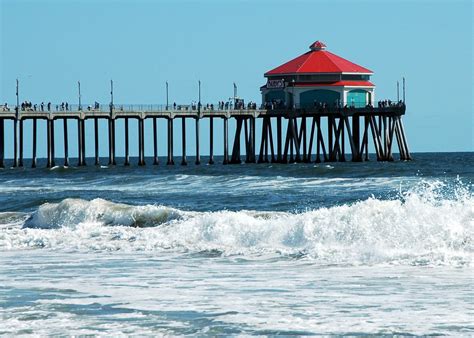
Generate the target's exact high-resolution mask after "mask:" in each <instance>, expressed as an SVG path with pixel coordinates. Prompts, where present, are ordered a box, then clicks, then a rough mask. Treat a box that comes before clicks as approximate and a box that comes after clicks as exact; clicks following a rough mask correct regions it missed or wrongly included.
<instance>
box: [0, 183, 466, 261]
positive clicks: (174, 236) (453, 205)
mask: <svg viewBox="0 0 474 338" xmlns="http://www.w3.org/2000/svg"><path fill="white" fill-rule="evenodd" d="M0 219H7V220H8V218H5V217H3V218H2V217H0ZM473 239H474V199H473V198H472V194H471V193H470V192H469V189H467V188H465V187H464V186H463V185H462V184H461V185H459V186H457V188H455V189H454V190H453V191H450V193H449V196H448V195H447V194H446V187H444V186H443V184H440V183H429V184H428V183H426V182H422V183H420V184H419V185H418V186H417V187H415V188H413V189H411V190H409V191H406V192H402V193H401V195H400V198H398V199H393V200H381V199H377V198H375V197H372V198H369V199H367V200H364V201H359V202H356V203H352V204H343V205H340V206H335V207H328V208H319V209H316V210H308V211H305V212H301V213H290V212H262V211H251V210H241V211H237V212H234V211H225V210H224V211H217V212H192V211H182V210H179V209H174V208H169V207H165V206H155V205H145V206H133V205H127V204H119V203H114V202H111V201H107V200H103V199H94V200H91V201H87V200H81V199H65V200H63V201H61V202H59V203H47V204H44V205H42V206H40V207H39V208H38V210H37V211H36V212H34V213H33V214H32V215H31V216H30V218H29V219H28V220H26V221H24V222H23V224H22V228H18V227H16V228H13V229H2V231H1V232H0V248H10V249H13V248H14V249H18V248H31V247H48V248H51V249H57V250H85V251H88V250H112V251H115V250H125V251H127V250H130V251H142V250H145V251H157V252H159V251H163V250H175V251H177V252H219V253H220V254H221V255H243V256H255V255H268V254H270V255H278V256H282V257H294V256H295V255H296V256H298V257H306V258H308V259H313V260H315V261H317V262H319V263H321V264H353V265H359V264H379V263H391V264H422V265H424V264H455V265H459V264H461V265H464V264H470V263H471V262H472V258H473V252H474V241H473Z"/></svg>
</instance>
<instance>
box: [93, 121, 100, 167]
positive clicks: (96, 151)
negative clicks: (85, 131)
mask: <svg viewBox="0 0 474 338" xmlns="http://www.w3.org/2000/svg"><path fill="white" fill-rule="evenodd" d="M94 157H95V159H94V164H95V165H100V158H99V119H98V118H94Z"/></svg>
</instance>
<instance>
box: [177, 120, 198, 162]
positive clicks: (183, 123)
mask: <svg viewBox="0 0 474 338" xmlns="http://www.w3.org/2000/svg"><path fill="white" fill-rule="evenodd" d="M181 146H182V150H181V165H188V162H187V160H186V118H185V117H182V118H181ZM196 161H197V157H196Z"/></svg>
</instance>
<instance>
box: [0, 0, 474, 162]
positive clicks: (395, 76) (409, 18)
mask: <svg viewBox="0 0 474 338" xmlns="http://www.w3.org/2000/svg"><path fill="white" fill-rule="evenodd" d="M0 2H1V6H0V11H1V63H0V74H1V83H0V101H1V102H5V101H6V102H9V103H10V104H13V103H14V102H15V79H16V78H19V80H20V85H21V88H20V90H21V93H20V94H21V97H20V100H30V101H32V102H38V103H39V102H41V101H45V102H47V101H52V102H61V101H69V102H72V103H76V102H77V95H76V92H77V87H76V86H77V85H76V83H77V81H78V80H80V81H81V85H82V95H83V102H93V101H96V100H97V101H99V102H101V103H107V102H109V80H110V79H111V78H112V79H113V80H114V83H115V102H117V103H163V102H165V81H166V80H168V82H169V84H170V100H171V102H173V101H176V102H178V103H180V102H181V103H184V102H186V103H188V102H190V101H191V100H197V81H198V80H199V79H200V80H201V82H202V101H203V102H204V103H205V102H216V101H218V100H221V99H224V98H228V97H229V96H231V95H232V83H233V82H234V81H235V82H236V83H237V84H238V90H239V96H241V97H243V98H245V99H246V100H247V101H248V100H254V101H257V102H260V101H261V96H260V92H259V87H260V86H261V85H263V84H264V83H265V80H264V77H263V73H264V72H265V71H268V70H270V69H271V68H273V67H275V66H278V65H280V64H281V63H283V62H285V61H288V60H290V59H291V58H293V57H296V56H298V55H300V54H302V53H304V52H306V51H307V50H308V46H309V45H310V44H311V43H312V42H314V41H315V40H321V41H324V42H325V43H326V44H327V46H328V50H330V51H332V52H334V53H336V54H338V55H340V56H342V57H345V58H347V59H349V60H351V61H353V62H355V63H358V64H360V65H362V66H365V67H367V68H370V69H372V70H373V71H374V72H375V75H374V76H373V82H374V83H375V84H376V86H377V89H376V97H377V98H378V99H381V98H387V97H391V98H395V97H396V81H397V80H399V79H401V78H402V76H405V77H406V80H407V105H408V112H407V115H406V117H405V119H404V120H405V127H406V129H407V134H408V140H409V144H410V147H411V150H412V151H415V152H416V151H419V152H421V151H473V147H474V146H473V144H474V139H473V138H474V136H473V72H472V71H473V60H472V46H473V27H472V21H473V20H472V19H473V7H472V2H471V1H469V0H468V1H333V0H332V1H210V0H201V1H139V0H138V1H132V0H128V1H86V0H83V1H59V0H56V1H54V0H34V1H33V0H30V1H22V0H0ZM190 127H191V126H190ZM190 127H189V128H190ZM42 128H43V127H42ZM104 128H105V126H104ZM147 128H149V126H147ZM163 128H164V127H163ZM206 128H207V124H205V123H203V129H204V130H203V135H207V134H206V133H205V129H206ZM7 129H8V130H10V129H11V128H7ZM177 129H179V128H177ZM42 130H44V128H43V129H41V130H40V132H42ZM163 130H164V129H163ZM103 131H104V132H105V129H104V130H103ZM135 132H136V127H134V128H132V134H133V133H135ZM6 136H7V137H8V139H9V140H10V139H11V137H10V132H9V131H8V132H7V134H6ZM41 137H43V136H41ZM164 137H165V135H164V134H163V133H162V134H161V136H160V139H162V140H163V141H164ZM206 138H207V136H206ZM30 140H31V139H30V136H29V133H27V135H26V144H25V152H26V153H25V157H29V156H30V154H31V153H30V152H29V147H30V146H29V143H30ZM104 140H105V138H104ZM74 142H75V139H74ZM104 142H105V141H104ZM119 142H120V141H119ZM42 143H43V144H44V143H45V142H42ZM189 143H190V144H189V145H188V146H189V148H190V150H189V152H190V153H191V152H192V148H193V144H192V140H191V139H190V140H189ZM219 143H220V142H219ZM203 144H204V146H205V144H206V143H205V142H204V143H203ZM119 146H120V145H119ZM58 148H59V146H58ZM92 149H93V147H92V146H91V145H89V144H88V156H91V155H92V152H91V151H92ZM175 149H176V153H177V155H178V153H179V149H180V148H179V147H178V148H177V147H176V146H175ZM206 149H207V148H206ZM132 151H133V153H136V151H134V148H132ZM151 151H152V149H150V147H148V148H147V150H146V154H147V155H149V154H151ZM216 152H221V149H220V148H219V146H217V147H216ZM11 153H12V152H11V142H10V141H7V156H11ZM101 153H102V154H103V155H105V154H106V145H105V144H102V146H101ZM44 154H45V152H44V149H39V155H44ZM57 154H58V155H60V154H61V150H60V149H58V151H57ZM74 154H75V150H72V154H71V155H72V156H74ZM160 154H164V147H162V149H161V150H160Z"/></svg>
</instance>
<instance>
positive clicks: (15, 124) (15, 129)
mask: <svg viewBox="0 0 474 338" xmlns="http://www.w3.org/2000/svg"><path fill="white" fill-rule="evenodd" d="M18 89H19V82H18V79H16V114H15V115H16V116H15V120H14V121H13V138H14V143H13V167H18V156H17V153H18V135H17V133H18V118H19V117H20V98H19V91H18Z"/></svg>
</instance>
